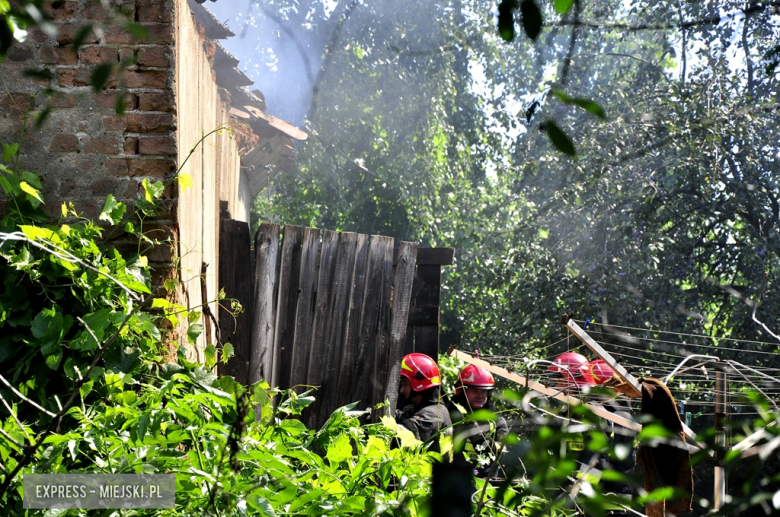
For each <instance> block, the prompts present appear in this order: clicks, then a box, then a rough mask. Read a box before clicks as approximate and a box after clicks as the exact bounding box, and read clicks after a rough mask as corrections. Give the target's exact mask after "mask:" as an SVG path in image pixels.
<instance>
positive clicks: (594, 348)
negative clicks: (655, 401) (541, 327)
mask: <svg viewBox="0 0 780 517" xmlns="http://www.w3.org/2000/svg"><path fill="white" fill-rule="evenodd" d="M564 325H565V326H566V328H567V329H569V332H571V333H572V334H574V335H575V336H576V337H577V339H579V340H580V341H582V342H583V343H584V344H585V346H587V347H588V348H590V350H591V352H593V353H594V354H596V355H597V356H598V357H599V358H600V359H603V360H604V362H605V363H607V364H608V365H609V367H610V368H612V371H614V372H615V373H616V374H617V376H618V377H620V378H621V379H622V380H623V381H624V382H626V383H627V384H628V387H627V389H624V390H623V391H626V392H627V393H626V395H628V396H629V397H631V398H641V397H642V385H641V384H639V381H638V380H637V379H636V377H634V376H633V375H631V374H630V373H628V372H627V371H626V369H625V368H623V365H621V364H620V363H618V362H617V361H616V360H615V359H614V358H613V357H612V356H611V355H610V354H609V352H607V351H606V350H604V348H602V346H601V345H599V344H598V343H596V341H594V340H593V338H592V337H590V336H589V335H588V334H587V333H586V332H585V331H584V330H582V328H580V326H579V325H577V324H576V323H575V322H574V320H572V319H569V320H568V321H567V322H566V323H565V324H564Z"/></svg>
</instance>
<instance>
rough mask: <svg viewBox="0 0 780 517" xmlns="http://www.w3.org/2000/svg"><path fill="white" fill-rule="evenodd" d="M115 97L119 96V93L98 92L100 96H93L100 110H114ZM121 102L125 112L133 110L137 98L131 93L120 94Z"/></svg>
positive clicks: (111, 91)
mask: <svg viewBox="0 0 780 517" xmlns="http://www.w3.org/2000/svg"><path fill="white" fill-rule="evenodd" d="M117 95H119V92H117V91H116V90H108V91H103V92H100V94H98V95H96V96H95V103H96V104H97V105H98V106H99V107H101V108H110V109H115V108H116V96H117ZM122 101H124V103H125V111H131V110H134V109H136V106H137V105H138V98H137V96H136V95H135V94H133V93H127V92H125V93H122Z"/></svg>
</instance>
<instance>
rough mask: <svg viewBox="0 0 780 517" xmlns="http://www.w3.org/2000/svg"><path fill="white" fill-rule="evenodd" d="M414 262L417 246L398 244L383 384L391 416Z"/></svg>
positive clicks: (410, 297) (396, 390)
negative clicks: (385, 375)
mask: <svg viewBox="0 0 780 517" xmlns="http://www.w3.org/2000/svg"><path fill="white" fill-rule="evenodd" d="M416 261H417V243H414V242H401V246H400V248H399V253H398V265H397V266H396V271H395V278H394V279H393V309H392V319H391V324H390V347H389V351H388V369H387V370H386V371H387V372H388V375H387V377H386V379H387V381H386V383H385V399H386V400H388V401H389V402H390V406H389V411H390V414H391V415H392V414H394V413H395V406H396V402H397V401H398V382H399V374H400V371H401V357H403V355H402V354H403V350H404V343H405V341H406V326H407V320H408V317H409V304H410V303H411V300H412V286H413V284H414V275H415V267H416V266H415V264H416Z"/></svg>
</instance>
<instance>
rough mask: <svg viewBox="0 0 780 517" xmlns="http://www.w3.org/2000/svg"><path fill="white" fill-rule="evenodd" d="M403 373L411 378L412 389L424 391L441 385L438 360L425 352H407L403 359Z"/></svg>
mask: <svg viewBox="0 0 780 517" xmlns="http://www.w3.org/2000/svg"><path fill="white" fill-rule="evenodd" d="M401 375H402V376H404V377H406V378H407V379H409V383H411V385H412V391H422V390H427V389H428V388H432V387H434V386H441V377H440V376H439V367H438V366H437V365H436V361H434V360H433V359H431V358H430V357H428V356H427V355H425V354H418V353H413V354H407V355H405V356H404V358H403V359H401Z"/></svg>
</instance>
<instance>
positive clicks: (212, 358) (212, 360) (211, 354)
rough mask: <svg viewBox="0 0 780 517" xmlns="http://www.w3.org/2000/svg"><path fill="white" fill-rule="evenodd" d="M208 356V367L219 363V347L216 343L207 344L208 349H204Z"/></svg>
mask: <svg viewBox="0 0 780 517" xmlns="http://www.w3.org/2000/svg"><path fill="white" fill-rule="evenodd" d="M203 353H204V354H205V356H206V368H214V365H215V364H217V347H215V346H214V345H206V349H205V350H204V351H203Z"/></svg>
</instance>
